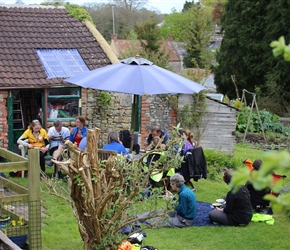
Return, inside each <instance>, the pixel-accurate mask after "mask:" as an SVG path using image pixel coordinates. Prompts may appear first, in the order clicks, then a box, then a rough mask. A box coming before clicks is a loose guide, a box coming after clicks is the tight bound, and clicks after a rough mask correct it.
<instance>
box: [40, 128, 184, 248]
mask: <svg viewBox="0 0 290 250" xmlns="http://www.w3.org/2000/svg"><path fill="white" fill-rule="evenodd" d="M178 130H179V127H176V129H175V131H173V137H172V140H171V141H169V142H168V143H169V144H167V145H168V148H169V149H173V148H174V145H177V143H182V141H183V140H182V139H178V140H176V139H173V138H177V137H176V135H177V134H178ZM99 134H100V130H99V129H97V128H96V129H94V130H88V132H87V137H88V139H87V149H86V151H82V150H80V149H79V148H78V147H77V146H76V145H73V144H72V143H71V142H70V141H67V142H66V144H67V146H68V148H69V150H70V153H71V156H70V157H71V158H70V159H68V160H67V161H63V162H57V161H55V160H53V161H54V162H55V163H56V164H59V165H60V167H61V168H62V169H63V171H64V172H65V173H66V174H67V175H68V176H69V179H68V184H69V195H70V197H71V198H70V197H68V196H67V195H66V194H67V193H63V191H64V189H65V188H64V187H63V186H62V185H60V184H59V183H57V182H54V181H53V180H51V179H44V180H43V181H44V183H45V185H46V187H47V189H48V190H49V192H50V193H51V194H53V195H56V196H58V197H61V198H63V199H65V200H66V201H68V202H69V203H70V204H71V206H72V208H73V210H74V212H75V215H76V217H77V219H78V227H79V231H80V235H81V237H82V239H83V241H84V249H85V250H95V249H98V250H109V249H117V246H118V245H119V244H120V243H121V240H122V239H124V238H126V237H127V236H126V235H121V234H120V233H119V232H120V229H122V228H124V227H125V226H126V225H131V226H132V225H133V223H134V222H136V221H138V218H137V216H136V215H137V214H140V213H142V212H144V210H143V211H142V208H144V206H143V205H142V202H144V201H143V199H142V193H143V192H144V190H145V189H146V185H147V183H148V180H149V177H150V175H151V174H152V173H153V172H156V173H161V172H164V171H167V170H169V169H170V168H172V167H175V166H179V165H180V164H181V159H182V157H181V156H179V154H178V153H177V152H174V150H168V151H164V154H163V155H162V156H161V157H160V158H159V160H157V161H156V162H155V163H151V164H150V166H149V167H148V172H146V171H145V170H144V169H143V167H142V162H143V158H144V157H146V156H147V155H148V154H150V153H153V152H161V151H163V150H162V149H161V147H160V143H161V141H160V143H159V144H158V145H157V146H156V148H155V149H154V150H153V151H150V152H149V153H148V154H147V153H146V154H145V155H144V156H143V157H142V158H141V159H140V160H139V161H132V162H127V161H126V157H123V156H121V155H120V156H113V157H110V158H109V159H108V160H107V161H99V160H98V150H97V148H96V145H98V138H99ZM164 162H166V164H163V163H164ZM142 169H143V172H142ZM65 191H66V190H65ZM161 191H162V190H161V189H158V188H156V189H154V190H152V191H151V195H150V196H149V197H148V200H147V202H146V206H145V207H146V210H147V211H153V213H152V215H151V216H149V217H147V218H150V217H155V216H156V215H155V214H154V211H156V209H157V205H158V203H159V202H157V201H158V198H157V197H158V196H159V195H160V194H161ZM164 202H165V206H164V207H165V209H164V214H163V215H164V216H165V215H166V212H167V210H168V209H172V208H173V207H172V205H173V204H172V201H169V200H165V201H164ZM137 203H140V204H139V205H137V206H135V205H136V204H137ZM140 226H141V225H140ZM143 229H144V228H142V226H141V228H140V231H141V230H143Z"/></svg>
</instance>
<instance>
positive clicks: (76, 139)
mask: <svg viewBox="0 0 290 250" xmlns="http://www.w3.org/2000/svg"><path fill="white" fill-rule="evenodd" d="M75 124H76V126H75V127H74V128H71V129H70V138H69V140H70V141H71V142H72V143H76V144H77V146H78V147H79V145H80V142H81V140H82V139H83V137H86V136H87V130H88V128H87V126H86V119H85V118H84V117H83V116H77V117H76V121H75Z"/></svg>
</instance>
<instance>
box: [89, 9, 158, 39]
mask: <svg viewBox="0 0 290 250" xmlns="http://www.w3.org/2000/svg"><path fill="white" fill-rule="evenodd" d="M85 8H86V10H87V11H88V12H89V13H90V15H91V17H92V19H93V22H94V24H95V25H96V27H97V29H98V31H99V32H100V33H101V34H102V35H103V37H104V38H105V39H106V40H107V41H109V40H111V36H112V34H113V29H115V33H116V34H117V35H118V38H120V39H125V37H126V36H127V34H128V33H129V32H130V30H133V29H134V26H135V25H141V24H142V23H144V22H146V21H149V20H151V21H153V22H156V23H159V22H161V20H162V17H163V15H159V14H158V13H156V12H154V11H149V10H146V9H144V8H143V9H140V10H137V9H133V10H130V9H126V8H123V7H120V6H119V5H117V6H114V8H113V6H112V5H110V4H86V5H85ZM113 15H114V27H113Z"/></svg>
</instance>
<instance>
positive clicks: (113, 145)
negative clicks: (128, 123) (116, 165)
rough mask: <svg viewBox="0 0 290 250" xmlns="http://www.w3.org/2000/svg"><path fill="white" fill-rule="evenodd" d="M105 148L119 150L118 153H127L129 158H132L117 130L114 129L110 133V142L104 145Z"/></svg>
mask: <svg viewBox="0 0 290 250" xmlns="http://www.w3.org/2000/svg"><path fill="white" fill-rule="evenodd" d="M103 149H106V150H114V151H117V152H118V154H122V155H127V156H128V157H127V159H129V158H130V156H129V154H128V152H127V150H126V148H125V147H124V146H123V144H122V143H120V139H119V134H118V132H117V131H115V130H113V131H111V132H110V133H109V135H108V144H106V145H105V146H104V148H103Z"/></svg>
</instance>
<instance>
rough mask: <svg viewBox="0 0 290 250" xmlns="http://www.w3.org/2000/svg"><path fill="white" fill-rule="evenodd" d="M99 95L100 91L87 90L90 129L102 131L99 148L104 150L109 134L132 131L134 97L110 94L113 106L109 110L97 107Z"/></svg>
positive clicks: (87, 111)
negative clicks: (96, 128)
mask: <svg viewBox="0 0 290 250" xmlns="http://www.w3.org/2000/svg"><path fill="white" fill-rule="evenodd" d="M98 93H99V91H96V90H87V102H86V104H85V106H86V119H87V125H88V127H89V128H95V127H98V128H100V129H101V136H100V138H99V145H98V147H99V148H102V147H103V146H104V144H106V143H107V137H108V132H110V131H112V130H116V131H120V130H122V129H130V124H131V114H132V95H127V94H121V93H113V92H110V96H111V98H112V101H113V105H111V106H110V107H108V108H100V107H98V105H97V97H98ZM83 108H84V106H83Z"/></svg>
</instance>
